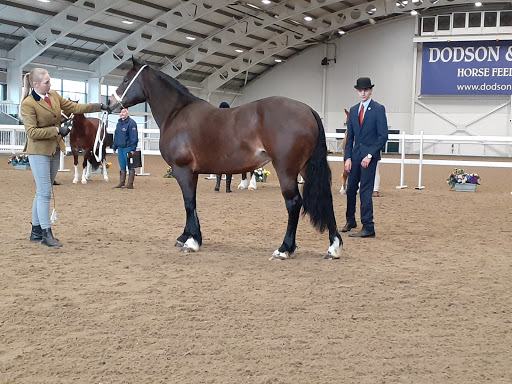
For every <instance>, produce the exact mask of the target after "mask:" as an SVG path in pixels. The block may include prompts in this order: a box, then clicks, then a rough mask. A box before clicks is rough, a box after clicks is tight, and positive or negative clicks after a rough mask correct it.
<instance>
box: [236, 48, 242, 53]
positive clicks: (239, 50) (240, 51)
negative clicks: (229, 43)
mask: <svg viewBox="0 0 512 384" xmlns="http://www.w3.org/2000/svg"><path fill="white" fill-rule="evenodd" d="M235 52H238V53H244V51H243V50H242V49H235Z"/></svg>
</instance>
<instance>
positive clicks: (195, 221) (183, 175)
mask: <svg viewBox="0 0 512 384" xmlns="http://www.w3.org/2000/svg"><path fill="white" fill-rule="evenodd" d="M173 174H174V177H175V178H176V180H177V181H178V184H179V185H180V188H181V193H182V194H183V202H184V203H185V212H186V215H187V221H186V223H185V229H184V230H183V234H182V235H181V236H180V237H178V239H177V241H176V243H175V244H174V246H175V247H179V248H181V250H182V251H184V252H190V251H192V252H196V251H198V250H199V247H200V246H201V244H202V243H203V237H202V235H201V226H200V225H199V218H198V217H197V211H196V193H197V180H198V175H197V174H196V173H192V172H190V171H189V170H188V169H183V168H179V167H173Z"/></svg>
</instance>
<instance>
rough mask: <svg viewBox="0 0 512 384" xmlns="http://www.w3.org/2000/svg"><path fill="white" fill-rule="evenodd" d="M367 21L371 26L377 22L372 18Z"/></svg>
mask: <svg viewBox="0 0 512 384" xmlns="http://www.w3.org/2000/svg"><path fill="white" fill-rule="evenodd" d="M368 21H369V22H370V24H371V25H375V24H377V21H376V20H375V19H374V18H373V17H370V18H369V19H368Z"/></svg>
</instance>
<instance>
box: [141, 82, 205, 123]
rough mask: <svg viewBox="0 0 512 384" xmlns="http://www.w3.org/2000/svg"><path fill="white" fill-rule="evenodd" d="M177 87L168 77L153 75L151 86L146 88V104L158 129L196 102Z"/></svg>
mask: <svg viewBox="0 0 512 384" xmlns="http://www.w3.org/2000/svg"><path fill="white" fill-rule="evenodd" d="M177 85H180V84H179V83H177V82H176V81H175V80H173V79H171V78H170V77H164V76H158V75H155V77H154V82H153V84H151V85H150V86H149V87H146V90H147V92H148V99H147V102H148V104H149V106H150V107H151V112H152V114H153V117H154V118H155V121H156V123H157V125H158V127H160V129H162V128H163V125H164V124H165V122H166V121H170V120H172V118H173V116H174V115H176V114H177V113H178V112H179V111H180V110H181V109H183V108H184V107H185V106H187V105H189V104H190V103H193V102H195V101H196V97H195V96H193V95H192V94H190V93H188V91H186V92H184V91H183V90H180V89H179V88H178V87H177Z"/></svg>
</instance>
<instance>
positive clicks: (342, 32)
mask: <svg viewBox="0 0 512 384" xmlns="http://www.w3.org/2000/svg"><path fill="white" fill-rule="evenodd" d="M345 33H347V32H345V31H344V30H343V29H340V30H339V31H338V34H339V35H344V34H345Z"/></svg>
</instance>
